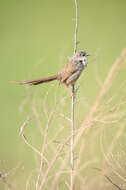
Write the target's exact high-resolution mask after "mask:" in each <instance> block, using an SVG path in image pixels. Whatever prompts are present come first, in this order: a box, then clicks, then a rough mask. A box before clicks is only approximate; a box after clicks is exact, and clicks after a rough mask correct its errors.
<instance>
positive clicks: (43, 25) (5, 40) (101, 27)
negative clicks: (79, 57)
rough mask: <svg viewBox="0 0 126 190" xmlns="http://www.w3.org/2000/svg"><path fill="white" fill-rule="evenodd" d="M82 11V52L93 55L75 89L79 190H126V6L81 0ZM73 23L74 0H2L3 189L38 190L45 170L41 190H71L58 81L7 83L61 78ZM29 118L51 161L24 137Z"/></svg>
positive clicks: (63, 96) (34, 139) (63, 95)
mask: <svg viewBox="0 0 126 190" xmlns="http://www.w3.org/2000/svg"><path fill="white" fill-rule="evenodd" d="M78 8H79V13H78V14H79V30H78V41H79V42H80V43H79V44H78V49H84V50H86V51H88V52H89V54H91V57H90V58H89V64H88V67H87V68H86V70H85V71H84V73H83V75H82V76H81V78H80V79H79V81H78V84H77V86H78V85H80V88H79V90H78V92H77V95H76V105H75V127H76V137H75V165H76V170H75V190H76V189H77V190H82V189H87V190H94V189H99V190H101V189H105V190H106V189H108V190H114V189H119V188H120V189H126V177H125V176H126V172H125V162H126V159H125V157H126V156H125V154H126V150H125V143H126V135H125V132H126V130H125V123H126V121H125V115H126V88H125V86H126V83H125V82H126V80H125V70H126V50H125V49H124V48H125V47H126V24H125V20H126V11H125V10H126V1H124V0H120V1H119V0H109V1H108V0H107V1H105V0H104V1H103V0H95V1H82V0H81V1H80V0H78ZM74 18H75V7H74V2H73V1H68V0H64V1H59V0H55V1H49V0H42V1H33V0H31V1H24V0H22V1H17V0H12V1H9V0H6V1H1V5H0V52H1V53H0V65H1V69H0V88H1V90H0V93H1V98H0V105H1V107H0V109H1V112H0V115H1V117H0V118H1V119H0V121H1V122H0V123H1V127H0V129H1V132H0V172H1V173H0V177H1V178H0V190H4V189H7V188H8V187H9V186H8V185H11V186H12V189H13V190H22V189H27V190H32V189H35V188H36V189H37V187H36V186H37V177H38V178H39V170H40V168H41V167H40V165H41V166H42V171H41V175H40V180H39V182H38V187H39V186H40V184H41V183H43V189H46V190H49V189H51V188H52V187H53V189H60V190H65V189H69V180H70V177H69V172H70V165H69V141H68V142H65V140H66V139H67V138H68V137H69V135H70V130H71V128H70V127H71V126H70V122H69V121H68V119H67V118H69V117H70V111H71V99H70V95H69V93H68V92H67V91H66V88H65V87H64V86H63V85H62V86H61V85H59V84H58V83H57V82H52V83H49V84H43V85H40V86H37V87H36V86H34V87H30V88H27V87H24V86H20V85H18V84H12V83H10V82H9V81H11V80H22V79H34V78H39V77H42V76H48V75H50V74H55V73H57V72H58V71H59V70H60V68H61V67H62V66H63V65H64V64H65V63H66V61H67V59H68V57H69V56H71V55H72V54H73V49H74V28H75V22H74ZM122 52H123V53H122ZM55 84H56V85H55ZM28 116H29V117H30V121H29V124H28V126H27V127H26V128H25V129H24V135H25V136H26V139H27V140H28V142H29V143H30V144H32V145H33V146H35V147H36V148H37V149H38V150H39V151H41V149H42V148H41V147H42V145H44V146H43V152H44V156H45V158H46V159H47V160H48V163H46V162H45V161H43V160H41V159H40V155H39V154H37V153H35V152H34V151H32V150H31V149H30V148H29V147H28V146H27V145H26V144H25V143H24V141H23V139H22V138H21V136H19V131H20V127H21V126H22V124H23V123H24V122H25V121H26V119H27V117H28ZM85 127H88V128H87V129H84V128H85ZM47 128H48V130H47ZM44 139H45V140H44ZM68 139H69V138H68ZM77 139H79V140H77ZM44 143H45V144H44ZM63 143H64V146H63ZM66 143H67V144H66ZM62 146H63V147H62ZM60 148H61V151H60V152H59V154H58V155H57V151H59V150H60ZM56 155H57V156H56ZM55 156H56V157H55ZM53 160H54V162H53ZM51 163H52V166H53V167H51V169H50V170H49V172H47V171H48V170H47V169H48V166H51ZM4 175H5V178H4ZM46 175H47V176H46ZM9 188H10V187H9ZM38 189H39V188H38Z"/></svg>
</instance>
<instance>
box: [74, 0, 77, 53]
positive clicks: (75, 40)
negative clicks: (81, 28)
mask: <svg viewBox="0 0 126 190" xmlns="http://www.w3.org/2000/svg"><path fill="white" fill-rule="evenodd" d="M74 3H75V8H76V18H75V21H76V24H75V33H74V43H75V45H74V53H76V51H77V32H78V5H77V0H74Z"/></svg>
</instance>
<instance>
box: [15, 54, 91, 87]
mask: <svg viewBox="0 0 126 190" xmlns="http://www.w3.org/2000/svg"><path fill="white" fill-rule="evenodd" d="M87 56H88V55H87V54H86V52H84V51H78V52H76V53H75V54H74V55H73V56H72V57H71V58H70V59H69V61H68V63H67V64H66V65H65V66H64V68H63V69H62V70H61V71H60V72H59V74H57V75H53V76H49V77H46V78H39V79H36V80H25V81H14V82H18V83H19V84H28V85H38V84H41V83H46V82H50V81H53V80H59V81H60V82H61V83H64V84H65V85H66V86H69V85H73V84H75V82H76V80H77V79H78V78H79V77H80V75H81V73H82V71H83V70H84V68H85V67H86V64H87Z"/></svg>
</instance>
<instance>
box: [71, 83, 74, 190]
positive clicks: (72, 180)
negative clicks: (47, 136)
mask: <svg viewBox="0 0 126 190" xmlns="http://www.w3.org/2000/svg"><path fill="white" fill-rule="evenodd" d="M74 103H75V89H74V85H72V111H71V124H72V129H71V146H70V154H71V155H70V156H71V184H70V187H71V188H70V189H71V190H73V189H74V179H73V176H74Z"/></svg>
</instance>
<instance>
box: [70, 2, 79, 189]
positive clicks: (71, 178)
mask: <svg viewBox="0 0 126 190" xmlns="http://www.w3.org/2000/svg"><path fill="white" fill-rule="evenodd" d="M74 4H75V8H76V19H75V21H76V24H75V33H74V40H75V42H74V43H75V47H74V53H76V51H77V31H78V6H77V0H74ZM74 104H75V88H74V84H73V85H72V108H71V109H72V110H71V143H70V144H71V146H70V160H71V176H70V190H74V133H75V131H74Z"/></svg>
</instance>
